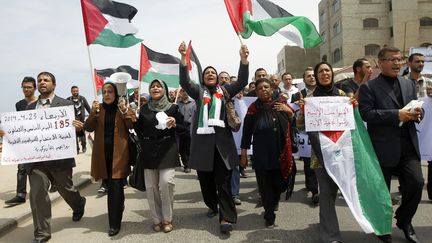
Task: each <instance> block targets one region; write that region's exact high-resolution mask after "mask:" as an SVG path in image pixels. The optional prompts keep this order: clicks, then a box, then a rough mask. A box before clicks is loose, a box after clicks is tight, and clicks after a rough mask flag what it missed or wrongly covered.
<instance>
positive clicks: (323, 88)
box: [313, 62, 339, 97]
mask: <svg viewBox="0 0 432 243" xmlns="http://www.w3.org/2000/svg"><path fill="white" fill-rule="evenodd" d="M321 65H327V66H328V67H329V68H330V71H331V74H332V77H331V83H330V84H329V85H322V84H321V83H320V81H319V80H318V69H319V67H320V66H321ZM314 77H315V80H316V88H315V90H314V92H313V96H315V97H318V96H339V89H338V88H337V87H336V86H335V85H334V80H333V79H334V72H333V68H332V66H331V65H330V63H328V62H320V63H318V64H317V65H315V68H314Z"/></svg>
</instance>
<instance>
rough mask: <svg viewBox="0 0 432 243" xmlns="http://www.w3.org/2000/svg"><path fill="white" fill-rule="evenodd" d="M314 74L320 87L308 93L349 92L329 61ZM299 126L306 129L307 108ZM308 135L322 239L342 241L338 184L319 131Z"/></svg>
mask: <svg viewBox="0 0 432 243" xmlns="http://www.w3.org/2000/svg"><path fill="white" fill-rule="evenodd" d="M314 76H315V80H316V81H317V83H316V88H315V90H314V91H313V92H312V93H311V94H310V95H308V97H320V96H345V93H344V92H343V91H342V90H339V89H338V88H336V87H335V84H334V81H333V78H334V73H333V69H332V67H331V65H330V64H328V63H326V62H320V63H318V64H317V65H316V66H315V68H314ZM351 102H352V103H355V102H356V101H355V99H354V98H351ZM299 105H300V106H301V107H303V106H304V100H303V98H301V99H300V101H299ZM297 126H298V128H299V129H302V130H303V129H304V126H305V125H304V110H303V109H300V113H299V117H298V119H297ZM308 135H309V139H310V141H311V145H312V154H311V167H312V169H315V174H316V177H317V179H318V186H319V191H320V197H319V205H320V238H321V241H322V242H326V243H327V242H328V243H330V242H332V243H337V242H342V238H341V235H340V231H339V224H338V219H337V215H336V208H335V200H336V195H337V191H338V186H337V185H336V183H335V182H334V181H333V179H331V177H330V176H329V175H328V174H327V171H326V169H325V168H324V162H323V158H322V152H321V147H320V142H319V132H308Z"/></svg>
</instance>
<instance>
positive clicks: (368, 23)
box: [363, 18, 378, 28]
mask: <svg viewBox="0 0 432 243" xmlns="http://www.w3.org/2000/svg"><path fill="white" fill-rule="evenodd" d="M363 28H378V19H375V18H367V19H363Z"/></svg>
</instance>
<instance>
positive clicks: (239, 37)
mask: <svg viewBox="0 0 432 243" xmlns="http://www.w3.org/2000/svg"><path fill="white" fill-rule="evenodd" d="M237 37H238V39H239V41H240V44H241V45H242V46H243V45H244V43H243V40H242V38H241V36H240V34H239V33H237Z"/></svg>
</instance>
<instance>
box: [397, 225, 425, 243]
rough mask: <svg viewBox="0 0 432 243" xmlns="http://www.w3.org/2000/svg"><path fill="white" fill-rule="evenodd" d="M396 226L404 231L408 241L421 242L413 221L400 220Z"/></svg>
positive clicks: (412, 242)
mask: <svg viewBox="0 0 432 243" xmlns="http://www.w3.org/2000/svg"><path fill="white" fill-rule="evenodd" d="M396 226H397V227H398V228H399V229H401V230H402V231H403V232H404V235H405V239H407V241H409V242H411V243H420V241H419V240H418V239H417V235H416V233H415V231H414V228H413V226H412V224H411V223H408V224H402V223H399V222H398V223H396Z"/></svg>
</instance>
